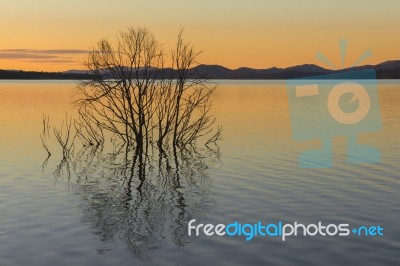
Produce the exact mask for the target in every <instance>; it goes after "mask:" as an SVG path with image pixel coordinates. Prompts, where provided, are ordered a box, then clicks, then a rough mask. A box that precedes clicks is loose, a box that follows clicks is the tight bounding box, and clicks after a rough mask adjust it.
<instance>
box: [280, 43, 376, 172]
mask: <svg viewBox="0 0 400 266" xmlns="http://www.w3.org/2000/svg"><path fill="white" fill-rule="evenodd" d="M347 44H348V42H347V41H346V40H340V41H339V49H340V56H341V68H342V70H336V71H333V73H332V74H327V75H322V76H316V77H315V76H313V77H307V78H301V79H294V80H288V81H287V93H288V97H289V98H288V100H289V111H290V117H291V127H292V135H293V137H294V139H295V140H298V141H307V140H315V139H319V140H320V141H321V148H320V149H318V150H307V151H304V152H302V153H301V154H300V156H299V165H300V167H303V168H325V167H332V165H333V155H332V139H333V138H334V137H336V136H345V137H347V140H348V141H347V162H349V163H376V162H379V161H380V157H381V155H380V152H379V150H378V149H376V148H375V147H372V146H368V145H365V144H359V143H358V141H357V139H358V137H359V136H360V135H361V134H363V133H367V132H372V131H378V130H380V128H381V118H380V111H379V99H378V87H377V82H376V73H375V71H374V70H373V69H362V70H357V69H354V68H352V67H353V66H356V65H358V64H360V63H362V62H363V61H364V60H365V59H367V58H368V57H370V56H371V55H372V53H371V51H370V50H367V51H365V52H364V53H362V54H361V55H360V56H359V58H358V59H357V60H356V61H355V62H354V63H353V64H351V65H350V66H348V67H347V68H346V64H345V63H346V62H345V61H346V51H347ZM316 56H317V58H318V59H320V60H321V61H322V62H324V63H325V64H326V65H328V66H329V67H331V68H333V69H338V68H337V67H336V66H335V65H334V64H333V63H332V62H331V61H330V60H329V59H328V58H327V57H326V56H325V55H324V54H323V53H321V52H318V53H317V54H316Z"/></svg>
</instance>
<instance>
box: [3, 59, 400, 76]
mask: <svg viewBox="0 0 400 266" xmlns="http://www.w3.org/2000/svg"><path fill="white" fill-rule="evenodd" d="M364 69H374V70H375V71H376V73H377V78H378V79H400V60H391V61H386V62H383V63H380V64H377V65H363V66H357V67H351V68H346V69H340V70H331V69H326V68H323V67H320V66H317V65H312V64H304V65H298V66H292V67H287V68H276V67H273V68H267V69H254V68H248V67H241V68H237V69H229V68H226V67H223V66H220V65H198V66H196V67H194V68H192V69H190V70H189V76H190V77H191V78H207V79H291V78H302V77H311V76H318V75H324V74H333V73H342V72H351V71H357V70H364ZM156 71H159V74H160V76H161V75H162V76H168V77H173V76H176V71H175V70H173V69H171V68H169V69H163V70H157V69H156ZM107 76H108V75H107V73H105V77H107ZM91 77H92V76H91V75H90V73H89V72H88V71H85V70H68V71H65V72H34V71H19V70H18V71H17V70H0V79H59V80H62V79H72V80H82V79H90V78H91Z"/></svg>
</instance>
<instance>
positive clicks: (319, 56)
mask: <svg viewBox="0 0 400 266" xmlns="http://www.w3.org/2000/svg"><path fill="white" fill-rule="evenodd" d="M347 47H348V41H347V40H346V39H340V40H339V50H340V61H341V66H340V68H342V69H344V68H352V67H355V66H358V65H360V64H361V63H362V62H364V61H365V60H366V59H368V58H369V57H371V56H372V51H371V49H367V50H366V51H365V52H364V53H362V54H361V55H360V56H359V57H358V59H357V60H356V61H355V62H353V63H352V64H350V65H348V66H346V55H347ZM315 56H316V58H317V59H318V60H319V61H321V62H322V63H324V64H325V65H326V66H328V67H330V68H331V69H339V67H337V66H336V65H334V64H333V63H332V61H331V60H329V59H328V57H326V56H325V55H324V54H323V53H322V52H321V51H318V52H317V53H316V54H315Z"/></svg>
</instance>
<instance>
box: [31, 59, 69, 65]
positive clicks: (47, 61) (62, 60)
mask: <svg viewBox="0 0 400 266" xmlns="http://www.w3.org/2000/svg"><path fill="white" fill-rule="evenodd" d="M29 62H30V63H52V64H72V63H76V61H75V60H72V59H34V60H29Z"/></svg>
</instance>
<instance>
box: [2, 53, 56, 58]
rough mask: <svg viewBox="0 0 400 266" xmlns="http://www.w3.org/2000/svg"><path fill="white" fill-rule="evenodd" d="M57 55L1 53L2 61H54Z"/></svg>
mask: <svg viewBox="0 0 400 266" xmlns="http://www.w3.org/2000/svg"><path fill="white" fill-rule="evenodd" d="M58 57H59V56H56V55H44V54H29V53H26V54H25V53H3V52H0V59H33V58H35V59H53V58H58Z"/></svg>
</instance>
